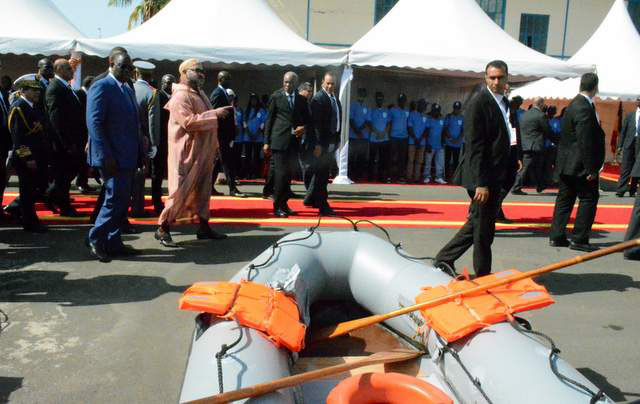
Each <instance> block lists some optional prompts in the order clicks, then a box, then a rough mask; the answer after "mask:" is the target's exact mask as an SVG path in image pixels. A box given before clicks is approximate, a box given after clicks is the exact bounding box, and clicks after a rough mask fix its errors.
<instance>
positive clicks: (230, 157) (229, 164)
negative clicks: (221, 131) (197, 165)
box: [213, 141, 238, 191]
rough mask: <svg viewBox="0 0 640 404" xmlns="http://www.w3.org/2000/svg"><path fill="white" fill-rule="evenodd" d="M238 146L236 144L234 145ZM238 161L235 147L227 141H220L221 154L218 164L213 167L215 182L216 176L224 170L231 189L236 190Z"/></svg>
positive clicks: (214, 181) (214, 180)
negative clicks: (234, 150)
mask: <svg viewBox="0 0 640 404" xmlns="http://www.w3.org/2000/svg"><path fill="white" fill-rule="evenodd" d="M234 146H236V145H234ZM236 147H237V146H236ZM237 165H238V163H237V162H236V161H235V156H234V154H233V149H232V148H231V147H230V146H229V143H228V142H226V141H221V142H220V156H219V158H218V161H217V162H216V165H215V166H214V167H213V184H215V183H216V178H217V177H218V174H219V173H220V171H223V172H224V176H225V178H226V179H227V185H229V191H235V190H236V189H237V185H236V167H237Z"/></svg>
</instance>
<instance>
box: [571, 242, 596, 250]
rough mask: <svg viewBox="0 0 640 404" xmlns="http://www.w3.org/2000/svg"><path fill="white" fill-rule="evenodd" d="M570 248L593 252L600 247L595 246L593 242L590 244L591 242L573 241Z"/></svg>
mask: <svg viewBox="0 0 640 404" xmlns="http://www.w3.org/2000/svg"><path fill="white" fill-rule="evenodd" d="M569 248H570V249H572V250H576V251H584V252H593V251H597V250H599V249H600V248H599V247H596V246H594V245H593V244H589V243H576V242H575V241H572V242H571V245H570V246H569Z"/></svg>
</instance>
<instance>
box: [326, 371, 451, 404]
mask: <svg viewBox="0 0 640 404" xmlns="http://www.w3.org/2000/svg"><path fill="white" fill-rule="evenodd" d="M374 403H388V404H396V403H398V404H399V403H402V404H453V400H452V399H451V398H449V396H447V395H446V394H445V393H443V392H442V390H440V389H439V388H437V387H435V386H434V385H432V384H430V383H427V382H426V381H424V380H421V379H418V378H417V377H413V376H408V375H405V374H401V373H364V374H361V375H357V376H351V377H349V378H347V379H344V380H343V381H342V382H340V384H338V385H337V386H336V387H335V388H334V389H333V390H331V393H329V396H328V397H327V404H374Z"/></svg>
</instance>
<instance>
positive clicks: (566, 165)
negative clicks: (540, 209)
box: [549, 73, 605, 251]
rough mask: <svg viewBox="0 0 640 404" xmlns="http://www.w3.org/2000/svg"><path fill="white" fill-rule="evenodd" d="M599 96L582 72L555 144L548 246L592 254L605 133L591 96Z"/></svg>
mask: <svg viewBox="0 0 640 404" xmlns="http://www.w3.org/2000/svg"><path fill="white" fill-rule="evenodd" d="M597 93H598V76H597V75H596V74H595V73H585V74H583V75H582V78H581V79H580V93H579V94H578V95H577V96H576V97H575V98H574V99H573V100H572V101H571V103H570V104H569V106H568V107H567V109H566V112H565V114H564V118H563V119H562V135H561V136H560V144H559V145H558V157H557V160H556V175H557V176H559V189H558V196H557V197H556V204H555V207H554V210H553V221H552V223H551V233H550V234H549V244H550V245H551V246H552V247H569V248H571V249H573V250H579V251H594V250H597V247H595V246H593V245H591V244H589V234H590V232H591V226H592V225H593V220H594V218H595V217H596V209H597V208H598V198H599V197H600V192H599V191H598V175H599V173H600V169H601V168H602V165H603V164H604V155H605V149H604V147H605V146H604V138H605V135H604V131H603V130H602V128H601V127H600V124H599V123H598V116H597V113H596V109H595V105H594V104H593V97H595V95H596V94H597ZM576 197H577V198H579V199H580V202H579V205H578V213H577V215H576V222H575V225H574V228H573V239H572V240H571V242H569V240H568V239H567V236H566V234H565V230H566V227H567V222H568V221H569V216H570V214H571V210H572V209H573V205H574V203H575V202H576Z"/></svg>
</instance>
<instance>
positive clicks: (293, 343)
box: [179, 281, 306, 352]
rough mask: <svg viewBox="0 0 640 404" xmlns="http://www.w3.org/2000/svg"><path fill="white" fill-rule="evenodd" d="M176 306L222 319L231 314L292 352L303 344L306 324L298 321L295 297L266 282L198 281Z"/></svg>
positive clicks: (244, 324)
mask: <svg viewBox="0 0 640 404" xmlns="http://www.w3.org/2000/svg"><path fill="white" fill-rule="evenodd" d="M179 308H180V310H191V311H200V312H206V313H211V314H214V315H215V316H216V317H218V318H222V319H226V320H231V319H233V318H235V319H236V320H237V321H238V322H239V323H240V324H241V325H243V326H245V327H250V328H253V329H256V330H258V331H261V332H262V333H263V334H264V335H265V336H266V337H267V339H269V340H270V341H271V342H273V343H274V344H275V345H276V346H278V347H281V346H284V347H286V348H287V349H289V350H291V351H293V352H299V351H300V350H302V348H304V336H305V332H306V327H305V325H304V324H303V323H301V322H300V313H299V311H298V306H297V304H296V301H295V300H294V299H293V298H291V297H289V296H286V295H285V294H284V293H283V292H280V291H276V290H274V289H272V288H270V287H268V286H266V285H262V284H259V283H253V282H248V281H242V282H241V283H240V284H237V283H233V282H198V283H195V284H193V285H192V286H191V287H190V288H189V289H187V290H186V291H185V292H184V293H183V295H182V297H181V298H180V303H179Z"/></svg>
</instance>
